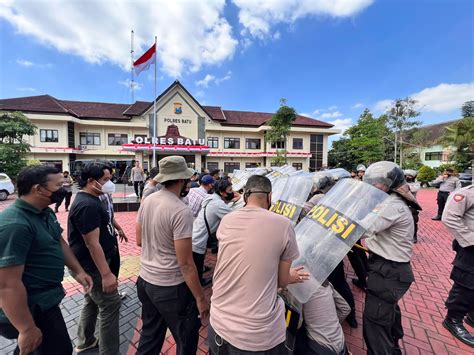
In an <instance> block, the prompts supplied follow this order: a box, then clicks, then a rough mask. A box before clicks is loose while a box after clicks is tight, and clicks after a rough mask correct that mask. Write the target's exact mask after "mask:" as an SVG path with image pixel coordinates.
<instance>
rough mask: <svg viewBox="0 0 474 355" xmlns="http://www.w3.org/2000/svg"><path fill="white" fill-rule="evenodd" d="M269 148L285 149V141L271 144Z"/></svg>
mask: <svg viewBox="0 0 474 355" xmlns="http://www.w3.org/2000/svg"><path fill="white" fill-rule="evenodd" d="M271 147H272V149H285V141H278V142H273V143H272V145H271Z"/></svg>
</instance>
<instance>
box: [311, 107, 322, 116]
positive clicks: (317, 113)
mask: <svg viewBox="0 0 474 355" xmlns="http://www.w3.org/2000/svg"><path fill="white" fill-rule="evenodd" d="M321 111H324V110H323V109H320V108H317V109H316V110H314V111H313V113H312V115H319V113H320V112H321Z"/></svg>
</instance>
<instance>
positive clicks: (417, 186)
mask: <svg viewBox="0 0 474 355" xmlns="http://www.w3.org/2000/svg"><path fill="white" fill-rule="evenodd" d="M408 187H409V188H410V192H411V193H412V194H413V196H415V198H416V194H417V192H418V191H419V190H420V189H421V184H420V183H419V182H418V181H413V182H409V183H408Z"/></svg>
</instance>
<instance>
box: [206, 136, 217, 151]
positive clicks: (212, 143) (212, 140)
mask: <svg viewBox="0 0 474 355" xmlns="http://www.w3.org/2000/svg"><path fill="white" fill-rule="evenodd" d="M207 145H208V146H209V148H213V149H217V148H219V138H218V137H207Z"/></svg>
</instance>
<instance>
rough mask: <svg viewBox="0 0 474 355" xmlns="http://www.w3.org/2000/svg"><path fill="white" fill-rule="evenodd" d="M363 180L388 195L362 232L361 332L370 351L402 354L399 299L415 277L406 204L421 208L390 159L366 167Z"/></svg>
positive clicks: (411, 233) (398, 169) (408, 210)
mask: <svg viewBox="0 0 474 355" xmlns="http://www.w3.org/2000/svg"><path fill="white" fill-rule="evenodd" d="M364 182H366V183H368V184H371V185H373V186H375V187H376V188H378V189H380V190H382V191H385V192H386V193H388V194H389V195H390V197H389V198H387V199H386V200H385V202H384V203H383V204H382V206H381V207H380V210H379V218H378V219H377V220H376V222H375V223H374V224H373V225H372V226H371V227H370V228H369V230H368V231H367V232H366V233H365V235H364V237H365V238H367V239H366V245H367V248H368V249H369V254H370V256H369V264H368V280H367V294H366V299H365V309H364V314H363V321H364V326H363V334H364V340H365V342H366V344H367V353H368V354H401V350H400V348H399V346H398V341H399V340H400V339H401V338H402V337H403V327H402V319H401V313H400V308H399V306H398V301H399V300H400V299H401V298H402V297H403V295H404V294H405V293H406V292H407V291H408V289H409V288H410V285H411V283H412V282H413V281H414V280H415V279H414V276H413V272H412V269H411V265H410V260H411V257H412V249H413V231H414V223H413V217H412V214H411V212H410V209H409V208H408V206H409V205H411V206H413V207H414V208H417V209H418V210H421V207H420V206H419V205H418V204H417V202H416V199H415V198H414V196H413V195H412V194H411V192H410V190H409V187H408V185H407V183H406V181H405V177H404V174H403V170H402V169H400V167H399V166H398V165H397V164H395V163H392V162H388V161H381V162H377V163H374V164H372V165H371V166H369V168H368V169H367V171H366V172H365V176H364Z"/></svg>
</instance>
